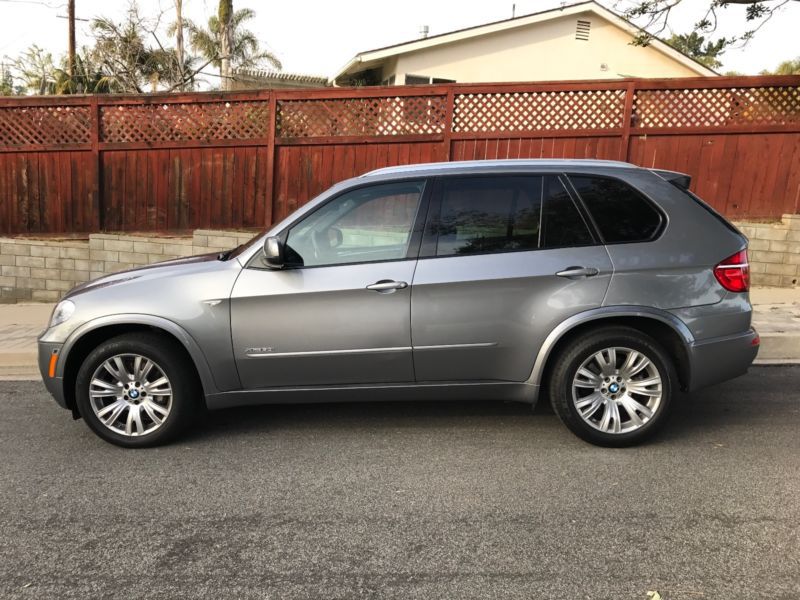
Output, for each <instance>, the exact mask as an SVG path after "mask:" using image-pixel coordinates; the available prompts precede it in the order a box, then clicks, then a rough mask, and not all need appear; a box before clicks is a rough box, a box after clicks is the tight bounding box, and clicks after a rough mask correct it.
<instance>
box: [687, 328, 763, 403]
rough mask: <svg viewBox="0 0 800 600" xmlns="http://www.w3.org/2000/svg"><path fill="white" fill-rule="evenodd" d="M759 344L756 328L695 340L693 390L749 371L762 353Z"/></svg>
mask: <svg viewBox="0 0 800 600" xmlns="http://www.w3.org/2000/svg"><path fill="white" fill-rule="evenodd" d="M759 343H760V341H759V337H758V333H757V332H756V330H755V329H750V330H748V331H746V332H744V333H740V334H736V335H730V336H724V337H716V338H711V339H708V340H699V341H695V342H694V343H692V345H691V346H690V347H689V360H690V363H691V377H690V381H689V391H693V390H696V389H699V388H702V387H706V386H708V385H713V384H715V383H720V382H722V381H727V380H728V379H733V378H734V377H738V376H739V375H744V374H745V373H747V369H748V368H749V367H750V365H751V364H752V363H753V361H754V360H755V358H756V355H757V354H758V348H759Z"/></svg>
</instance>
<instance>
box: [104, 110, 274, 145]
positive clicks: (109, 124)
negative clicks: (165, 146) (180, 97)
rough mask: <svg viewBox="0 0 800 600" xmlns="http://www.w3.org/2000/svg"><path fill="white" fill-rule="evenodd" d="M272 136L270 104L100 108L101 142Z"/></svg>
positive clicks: (205, 139) (244, 138) (243, 138)
mask: <svg viewBox="0 0 800 600" xmlns="http://www.w3.org/2000/svg"><path fill="white" fill-rule="evenodd" d="M268 134H269V103H268V102H267V101H238V102H237V101H229V102H199V103H165V104H147V105H136V104H120V105H111V106H101V107H100V141H101V142H116V143H119V142H148V143H152V142H181V141H218V140H251V139H259V138H265V137H267V136H268Z"/></svg>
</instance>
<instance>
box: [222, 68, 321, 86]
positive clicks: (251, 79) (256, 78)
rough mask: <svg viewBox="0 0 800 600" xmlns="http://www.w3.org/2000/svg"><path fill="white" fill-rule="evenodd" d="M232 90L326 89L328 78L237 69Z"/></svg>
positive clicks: (283, 72)
mask: <svg viewBox="0 0 800 600" xmlns="http://www.w3.org/2000/svg"><path fill="white" fill-rule="evenodd" d="M233 77H234V79H233V83H232V86H231V87H232V89H234V90H253V89H264V88H269V89H276V88H319V87H326V86H327V85H329V84H328V78H327V77H324V76H321V75H302V74H300V73H286V72H285V71H261V70H256V69H236V70H235V71H234V73H233Z"/></svg>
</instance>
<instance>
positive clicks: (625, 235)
mask: <svg viewBox="0 0 800 600" xmlns="http://www.w3.org/2000/svg"><path fill="white" fill-rule="evenodd" d="M569 179H570V181H571V182H572V185H573V186H575V189H576V190H577V192H578V195H579V196H580V197H581V199H582V200H583V202H584V204H585V205H586V208H588V209H589V212H590V213H591V215H592V218H593V219H594V222H595V223H596V224H597V228H598V229H599V230H600V234H601V235H602V236H603V240H604V241H605V243H607V244H615V243H624V242H645V241H648V240H651V239H652V238H653V236H654V235H655V234H656V233H658V230H659V229H660V227H661V214H660V213H659V212H658V211H657V210H656V209H655V208H654V207H653V206H652V205H651V204H650V202H649V201H648V200H647V199H646V198H645V197H644V196H642V194H640V193H639V192H637V191H636V190H635V189H633V188H632V187H631V186H629V185H628V184H626V183H624V182H622V181H620V180H618V179H610V178H606V177H586V176H570V178H569Z"/></svg>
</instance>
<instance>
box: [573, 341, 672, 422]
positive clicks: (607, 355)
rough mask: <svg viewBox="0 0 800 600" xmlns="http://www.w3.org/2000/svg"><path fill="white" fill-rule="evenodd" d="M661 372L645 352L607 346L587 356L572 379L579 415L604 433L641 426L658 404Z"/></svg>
mask: <svg viewBox="0 0 800 600" xmlns="http://www.w3.org/2000/svg"><path fill="white" fill-rule="evenodd" d="M662 395H663V383H662V379H661V373H659V371H658V368H657V367H656V365H655V364H654V363H653V361H652V360H651V359H650V358H648V357H647V356H646V355H645V354H644V353H642V352H639V351H637V350H633V349H631V348H623V347H617V346H614V347H609V348H604V349H602V350H600V351H598V352H595V353H594V354H592V355H591V356H589V358H587V359H586V360H585V361H583V363H581V365H580V367H578V370H577V371H576V373H575V376H574V377H573V380H572V401H573V403H574V406H575V409H576V410H577V412H578V415H580V417H581V418H582V419H583V420H584V421H585V422H586V423H587V424H588V425H590V426H591V427H593V428H594V429H597V430H598V431H602V432H603V433H610V434H620V433H628V432H631V431H635V430H637V429H639V428H641V427H642V426H644V425H645V424H646V423H647V422H648V421H650V420H651V419H652V418H653V417H654V416H655V414H656V412H657V411H658V409H659V406H660V405H661V399H662Z"/></svg>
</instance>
